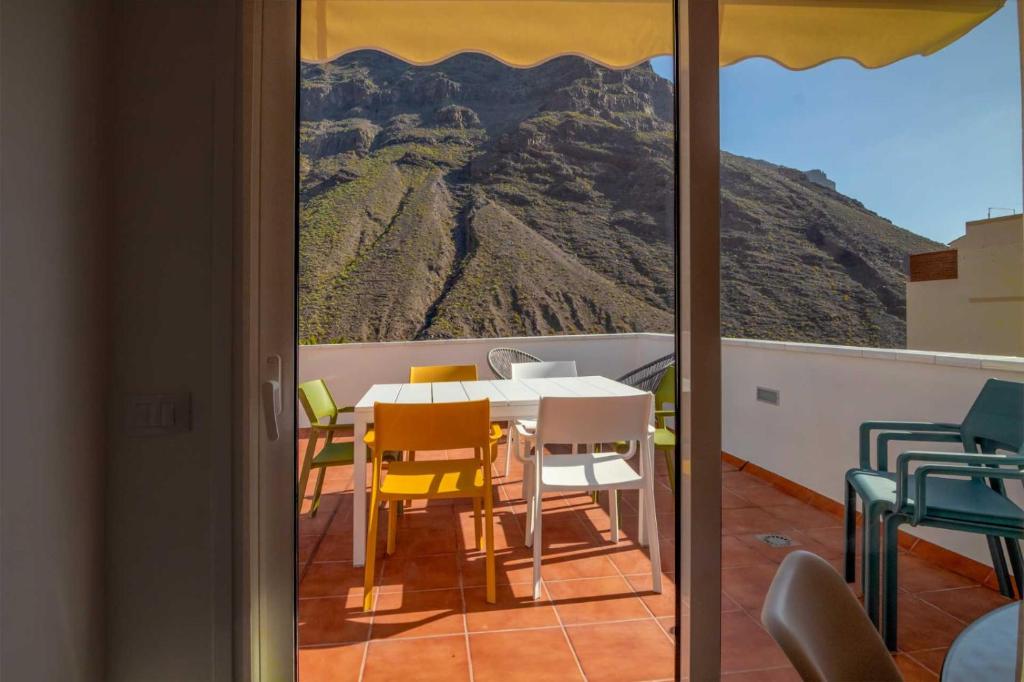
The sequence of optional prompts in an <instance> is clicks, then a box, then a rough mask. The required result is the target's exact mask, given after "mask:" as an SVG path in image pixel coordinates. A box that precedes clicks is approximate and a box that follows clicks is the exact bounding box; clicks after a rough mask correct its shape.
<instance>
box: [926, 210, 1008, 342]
mask: <svg viewBox="0 0 1024 682" xmlns="http://www.w3.org/2000/svg"><path fill="white" fill-rule="evenodd" d="M951 247H952V248H955V249H956V250H957V271H958V275H957V278H956V279H940V280H933V281H924V282H907V347H908V348H913V349H918V350H937V351H948V352H957V353H982V354H994V355H1013V356H1024V217H1022V216H1020V215H1016V216H1005V217H1000V218H992V219H990V220H978V221H974V222H970V223H967V234H966V235H965V236H963V237H961V238H959V239H957V240H955V241H954V242H953V243H952V244H951Z"/></svg>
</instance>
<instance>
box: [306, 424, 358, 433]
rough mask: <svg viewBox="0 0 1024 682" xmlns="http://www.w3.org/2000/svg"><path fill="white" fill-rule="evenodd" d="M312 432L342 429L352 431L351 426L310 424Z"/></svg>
mask: <svg viewBox="0 0 1024 682" xmlns="http://www.w3.org/2000/svg"><path fill="white" fill-rule="evenodd" d="M309 427H310V428H311V429H313V430H314V431H340V430H342V429H348V430H352V425H351V424H310V425H309Z"/></svg>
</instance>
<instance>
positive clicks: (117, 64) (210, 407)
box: [105, 0, 240, 682]
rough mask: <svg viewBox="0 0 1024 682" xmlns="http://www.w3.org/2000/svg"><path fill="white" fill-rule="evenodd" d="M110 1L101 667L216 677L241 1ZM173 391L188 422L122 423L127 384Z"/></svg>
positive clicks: (225, 556)
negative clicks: (184, 395) (151, 429)
mask: <svg viewBox="0 0 1024 682" xmlns="http://www.w3.org/2000/svg"><path fill="white" fill-rule="evenodd" d="M114 1H115V3H116V8H117V31H118V35H119V41H118V48H119V49H118V54H117V55H116V57H115V59H114V61H113V65H112V71H113V73H114V74H116V76H115V77H116V88H117V93H116V107H117V118H116V119H115V120H114V121H113V124H114V127H115V130H116V131H117V135H116V141H115V147H114V148H115V152H116V170H117V175H116V186H115V190H116V203H115V211H114V235H113V250H112V257H113V259H114V269H113V277H114V288H113V291H114V295H113V301H112V305H113V334H114V351H113V387H112V389H113V390H112V392H111V395H110V404H111V405H112V406H113V407H114V409H113V410H112V413H111V416H110V441H111V453H110V460H109V468H108V482H107V490H108V493H107V518H106V528H107V548H106V549H107V551H106V555H107V564H108V567H109V568H108V575H107V592H108V595H107V606H108V617H107V623H108V625H107V638H108V670H107V675H106V678H105V679H107V680H110V681H117V680H126V681H132V682H134V681H136V680H147V681H156V680H167V681H175V682H179V681H183V680H188V681H189V682H202V681H204V680H211V681H212V680H227V679H231V674H232V672H231V670H232V669H231V663H232V640H231V616H232V614H231V598H232V581H231V566H232V564H231V562H232V551H231V537H232V536H231V524H232V506H231V504H232V494H233V489H232V476H231V461H232V437H231V436H232V431H231V429H232V412H231V405H232V394H231V391H232V383H231V377H232V373H231V372H232V362H233V358H234V356H233V353H232V324H231V323H232V229H233V219H234V216H233V214H232V210H233V205H234V201H235V197H236V195H235V192H236V186H235V181H234V177H233V175H232V169H233V165H234V163H235V149H236V147H235V138H236V136H237V131H238V128H237V126H239V125H240V122H239V121H237V118H238V117H237V114H236V111H235V101H236V96H237V88H238V87H239V81H238V75H237V73H236V70H235V69H236V64H237V61H238V47H237V33H238V26H239V16H238V12H239V11H240V9H239V8H240V3H239V2H236V1H235V0H204V1H202V2H198V1H196V2H191V1H190V2H154V1H152V0H114ZM172 391H188V392H189V393H190V394H191V399H192V427H191V429H190V430H189V431H187V432H185V433H180V434H176V435H170V436H160V437H132V436H129V435H128V434H127V433H126V431H125V427H124V423H125V415H124V413H123V411H122V410H123V405H124V401H125V397H126V396H128V395H130V394H136V393H162V392H172Z"/></svg>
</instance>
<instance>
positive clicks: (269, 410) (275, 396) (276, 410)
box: [262, 380, 281, 442]
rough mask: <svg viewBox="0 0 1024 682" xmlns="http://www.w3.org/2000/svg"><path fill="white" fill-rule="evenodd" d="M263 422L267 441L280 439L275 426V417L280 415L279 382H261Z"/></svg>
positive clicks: (279, 433)
mask: <svg viewBox="0 0 1024 682" xmlns="http://www.w3.org/2000/svg"><path fill="white" fill-rule="evenodd" d="M262 393H263V421H264V423H265V424H266V427H267V439H268V440H270V441H271V442H274V441H276V440H277V439H278V438H280V437H281V431H280V429H278V426H277V415H279V414H281V407H280V406H281V382H279V381H273V380H271V381H264V382H263V391H262Z"/></svg>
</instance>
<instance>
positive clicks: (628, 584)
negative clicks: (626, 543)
mask: <svg viewBox="0 0 1024 682" xmlns="http://www.w3.org/2000/svg"><path fill="white" fill-rule="evenodd" d="M620 497H621V496H620ZM599 499H600V498H599ZM651 503H652V504H653V503H654V500H651ZM608 504H609V505H611V504H612V501H611V495H609V496H608ZM597 506H598V508H599V509H600V508H601V504H600V502H599V503H598V505H597ZM620 517H621V514H620ZM655 519H657V509H655ZM576 521H577V522H578V523H579V524H580V525H581V526H584V525H586V524H584V523H583V519H581V518H579V517H577V518H576ZM619 521H620V526H621V521H622V519H621V518H620V519H619ZM608 523H609V532H610V530H611V525H610V524H611V517H610V516H609V519H608ZM640 523H641V521H640V519H639V517H637V524H640ZM655 523H657V521H655ZM638 527H639V525H638ZM589 530H590V531H591V533H592V534H593V535H597V536H598V537H599V539H600V540H601V541H602V542H603V541H604V538H602V537H600V534H599V533H597V531H596V530H594V528H593V526H591V528H589ZM621 532H622V529H621V527H620V529H619V533H620V534H621ZM609 542H611V541H610V540H609ZM620 542H621V539H620ZM614 544H618V543H614ZM637 547H638V548H639V547H640V545H639V543H638V544H637ZM640 551H643V550H642V549H641V550H640ZM605 558H608V557H605ZM647 558H648V560H650V556H648V557H647ZM608 561H609V562H610V563H611V565H612V568H614V569H615V572H616V573H618V575H619V578H621V579H622V581H623V582H624V583H626V586H627V587H629V590H630V592H631V593H632V594H633V596H634V597H636V598H637V599H638V600H639V601H640V604H641V605H642V606H643V607H644V610H645V611H646V612H647V613H648V614H650V616H651V618H653V619H654V622H655V624H656V625H657V626H658V629H659V630H661V632H662V633H663V634H664V635H665V637H666V638H668V641H669V643H670V644H671V645H672V655H673V657H675V648H676V642H675V640H674V639H672V635H670V634H669V633H668V632H667V631H666V630H665V628H664V627H663V626H662V624H661V621H660V620H659V619H658V617H657V616H655V615H654V612H653V611H651V609H650V607H649V606H648V605H647V602H645V601H644V600H643V598H642V597H640V594H639V593H638V592H637V591H636V588H634V587H633V583H631V582H630V581H629V578H627V577H626V574H625V573H623V572H622V570H621V569H620V568H619V567H618V565H617V564H616V563H615V562H614V561H612V560H611V559H608ZM651 567H652V568H654V564H653V562H652V564H651ZM656 570H657V571H658V572H659V573H662V571H661V566H658V567H657V569H656ZM637 575H643V574H637ZM673 575H675V574H674V573H673ZM664 578H665V576H664V573H662V579H663V580H664ZM652 588H653V583H652ZM652 591H653V590H652ZM676 615H677V616H678V613H677V614H676Z"/></svg>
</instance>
